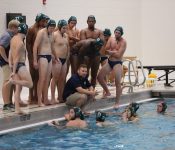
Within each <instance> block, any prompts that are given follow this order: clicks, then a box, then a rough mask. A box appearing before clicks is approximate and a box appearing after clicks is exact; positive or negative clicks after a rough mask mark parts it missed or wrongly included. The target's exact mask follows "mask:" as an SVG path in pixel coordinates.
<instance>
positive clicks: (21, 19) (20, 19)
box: [15, 16, 24, 23]
mask: <svg viewBox="0 0 175 150" xmlns="http://www.w3.org/2000/svg"><path fill="white" fill-rule="evenodd" d="M15 19H16V20H18V21H19V22H20V23H22V22H23V21H24V18H23V17H22V16H16V17H15Z"/></svg>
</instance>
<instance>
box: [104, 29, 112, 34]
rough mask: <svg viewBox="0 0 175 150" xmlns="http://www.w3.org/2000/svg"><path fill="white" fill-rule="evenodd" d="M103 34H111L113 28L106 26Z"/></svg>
mask: <svg viewBox="0 0 175 150" xmlns="http://www.w3.org/2000/svg"><path fill="white" fill-rule="evenodd" d="M103 35H104V36H111V30H110V29H108V28H106V29H105V30H104V31H103Z"/></svg>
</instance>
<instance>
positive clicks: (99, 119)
mask: <svg viewBox="0 0 175 150" xmlns="http://www.w3.org/2000/svg"><path fill="white" fill-rule="evenodd" d="M95 115H96V121H97V122H104V121H105V118H106V113H104V112H101V111H96V112H95Z"/></svg>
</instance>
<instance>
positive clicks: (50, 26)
mask: <svg viewBox="0 0 175 150" xmlns="http://www.w3.org/2000/svg"><path fill="white" fill-rule="evenodd" d="M55 27H56V22H55V20H52V19H50V20H49V21H48V23H47V30H48V32H49V33H52V32H53V31H54V29H55Z"/></svg>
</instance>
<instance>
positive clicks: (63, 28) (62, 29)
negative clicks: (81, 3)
mask: <svg viewBox="0 0 175 150" xmlns="http://www.w3.org/2000/svg"><path fill="white" fill-rule="evenodd" d="M57 27H58V29H59V31H60V32H61V33H62V34H64V33H65V32H66V30H67V21H66V20H64V19H62V20H59V21H58V24H57Z"/></svg>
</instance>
